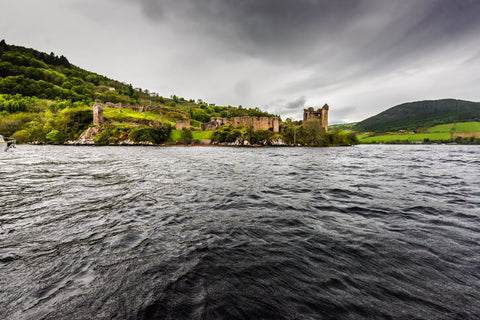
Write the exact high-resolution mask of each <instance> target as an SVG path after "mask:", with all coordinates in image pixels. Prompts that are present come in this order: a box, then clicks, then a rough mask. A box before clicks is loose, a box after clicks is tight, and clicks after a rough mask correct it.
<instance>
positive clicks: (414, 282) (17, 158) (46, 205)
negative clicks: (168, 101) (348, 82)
mask: <svg viewBox="0 0 480 320" xmlns="http://www.w3.org/2000/svg"><path fill="white" fill-rule="evenodd" d="M479 177H480V148H479V147H475V146H381V145H376V146H357V147H350V148H258V149H257V148H255V149H253V148H209V147H205V148H203V147H198V148H176V147H175V148H173V147H172V148H156V147H63V146H59V147H54V146H18V148H17V149H15V150H14V151H13V152H12V151H9V152H6V153H1V154H0V182H1V186H0V270H1V277H0V318H2V319H364V318H366V319H417V318H418V319H478V318H480V183H479Z"/></svg>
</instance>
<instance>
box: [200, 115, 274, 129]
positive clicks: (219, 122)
mask: <svg viewBox="0 0 480 320" xmlns="http://www.w3.org/2000/svg"><path fill="white" fill-rule="evenodd" d="M228 124H231V125H232V126H233V127H236V126H238V125H240V124H241V125H242V126H244V127H247V128H252V129H253V130H254V131H257V130H268V129H270V128H272V129H273V131H274V132H279V130H280V121H279V119H278V118H268V117H233V118H231V119H228V118H220V117H213V118H212V120H211V121H210V122H209V123H202V124H201V129H202V130H204V131H212V130H218V129H220V128H221V127H223V126H225V125H228Z"/></svg>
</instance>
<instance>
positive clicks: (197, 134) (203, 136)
mask: <svg viewBox="0 0 480 320" xmlns="http://www.w3.org/2000/svg"><path fill="white" fill-rule="evenodd" d="M212 134H213V131H192V136H193V140H210V139H211V137H212ZM181 136H182V130H172V134H171V135H170V140H171V141H174V142H176V141H181V140H182V138H181Z"/></svg>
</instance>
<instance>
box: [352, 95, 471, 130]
mask: <svg viewBox="0 0 480 320" xmlns="http://www.w3.org/2000/svg"><path fill="white" fill-rule="evenodd" d="M476 120H477V121H478V120H480V103H479V102H471V101H464V100H455V99H442V100H425V101H416V102H409V103H404V104H401V105H398V106H395V107H392V108H390V109H388V110H386V111H383V112H381V113H379V114H377V115H375V116H373V117H370V118H368V119H365V120H363V121H361V122H359V123H357V124H356V125H355V127H354V129H355V131H357V132H361V131H369V132H387V131H398V130H415V129H417V128H421V127H430V126H433V125H437V124H443V123H450V122H454V121H460V122H466V121H476Z"/></svg>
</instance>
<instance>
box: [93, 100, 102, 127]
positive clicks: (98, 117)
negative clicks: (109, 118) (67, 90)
mask: <svg viewBox="0 0 480 320" xmlns="http://www.w3.org/2000/svg"><path fill="white" fill-rule="evenodd" d="M93 124H94V125H96V126H101V125H102V124H103V105H102V104H101V103H100V102H99V101H95V104H94V105H93Z"/></svg>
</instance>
